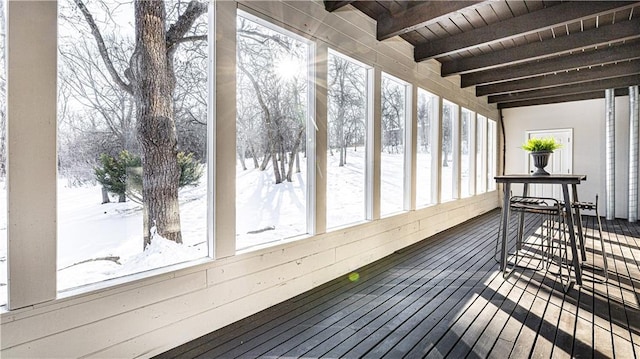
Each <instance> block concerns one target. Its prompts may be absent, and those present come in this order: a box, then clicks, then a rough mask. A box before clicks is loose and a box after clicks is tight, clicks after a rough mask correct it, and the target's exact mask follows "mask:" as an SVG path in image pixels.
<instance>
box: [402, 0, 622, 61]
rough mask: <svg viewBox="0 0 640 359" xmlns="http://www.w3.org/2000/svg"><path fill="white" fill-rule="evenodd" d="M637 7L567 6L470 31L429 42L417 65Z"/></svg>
mask: <svg viewBox="0 0 640 359" xmlns="http://www.w3.org/2000/svg"><path fill="white" fill-rule="evenodd" d="M629 7H633V3H629V2H628V1H620V2H616V1H607V2H604V1H600V2H596V1H591V2H567V3H562V4H559V5H556V6H550V7H547V8H544V9H541V10H539V11H534V12H530V13H526V14H523V15H521V16H517V15H516V16H517V17H514V18H511V19H508V20H504V21H501V22H499V23H495V24H490V25H488V26H483V27H480V28H477V29H474V30H472V31H466V32H463V33H460V34H458V35H455V36H451V37H448V38H446V39H441V40H434V41H429V42H427V43H425V44H422V45H419V46H417V47H416V48H415V52H414V57H415V59H416V61H424V60H429V59H433V58H437V57H442V56H446V55H449V54H451V53H454V52H459V51H463V50H467V49H469V48H472V47H475V46H478V45H481V44H490V43H496V42H500V41H506V40H509V39H513V38H516V37H521V36H523V35H527V34H531V33H535V32H538V31H541V30H545V29H548V28H554V29H556V31H560V30H561V31H564V26H565V24H569V23H572V22H575V21H578V20H580V19H583V18H589V17H593V16H595V15H597V14H600V13H603V12H605V11H612V10H615V9H624V8H629Z"/></svg>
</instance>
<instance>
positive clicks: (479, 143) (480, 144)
mask: <svg viewBox="0 0 640 359" xmlns="http://www.w3.org/2000/svg"><path fill="white" fill-rule="evenodd" d="M486 174H487V118H486V117H484V116H482V115H478V119H477V123H476V193H477V194H480V193H485V192H486V191H487V176H486Z"/></svg>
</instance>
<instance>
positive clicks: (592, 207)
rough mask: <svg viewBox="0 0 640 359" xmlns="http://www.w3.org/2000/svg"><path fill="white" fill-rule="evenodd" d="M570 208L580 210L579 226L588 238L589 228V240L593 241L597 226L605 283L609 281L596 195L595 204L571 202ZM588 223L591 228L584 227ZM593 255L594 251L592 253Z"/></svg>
mask: <svg viewBox="0 0 640 359" xmlns="http://www.w3.org/2000/svg"><path fill="white" fill-rule="evenodd" d="M571 206H572V208H578V209H579V210H580V214H581V217H582V218H580V221H579V224H580V225H582V233H583V236H584V237H585V239H586V238H588V236H587V229H589V228H591V238H593V239H595V238H596V237H595V231H596V228H595V227H596V226H595V224H596V223H597V224H598V236H599V237H600V248H601V252H600V254H601V255H602V266H603V268H602V271H603V272H604V281H605V283H606V282H608V281H609V266H608V265H607V251H606V249H605V247H604V238H603V237H602V222H601V221H600V213H599V212H598V195H597V194H596V200H595V202H573V203H572V204H571ZM582 211H591V212H594V216H584V215H583V212H582ZM587 221H590V222H591V226H585V225H584V223H585V222H587ZM594 253H595V251H594Z"/></svg>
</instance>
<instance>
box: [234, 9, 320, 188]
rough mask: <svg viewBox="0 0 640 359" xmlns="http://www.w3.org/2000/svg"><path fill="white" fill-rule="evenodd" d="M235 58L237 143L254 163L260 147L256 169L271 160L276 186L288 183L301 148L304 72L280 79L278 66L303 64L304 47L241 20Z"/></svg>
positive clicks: (303, 127)
mask: <svg viewBox="0 0 640 359" xmlns="http://www.w3.org/2000/svg"><path fill="white" fill-rule="evenodd" d="M237 59H238V61H237V68H238V81H237V82H238V88H237V91H238V107H239V108H242V109H243V110H242V111H239V121H238V123H239V125H238V143H239V144H241V145H244V146H246V148H247V149H246V150H247V151H249V154H250V155H251V156H253V157H254V161H256V158H257V157H258V156H260V155H257V153H256V152H257V151H256V150H258V148H256V147H261V148H260V150H261V152H262V161H261V164H260V166H259V168H260V170H265V169H266V168H267V164H268V163H270V164H271V167H272V169H273V173H274V181H275V183H276V184H278V183H281V182H283V181H285V180H286V181H292V180H293V177H292V174H293V172H294V169H295V170H296V171H299V167H298V168H294V164H295V163H298V162H299V160H298V156H299V153H300V152H301V151H303V150H304V146H305V141H303V139H304V135H305V133H306V121H305V118H306V105H305V102H304V101H303V100H302V99H303V98H304V97H305V95H306V91H307V84H306V75H303V74H295V73H293V72H292V73H291V75H292V76H290V77H289V78H284V77H283V76H282V74H281V73H279V71H282V70H283V69H282V68H280V69H279V68H278V66H282V64H283V62H284V61H285V60H286V59H295V61H297V62H299V63H301V64H304V65H306V62H307V59H306V45H304V44H302V43H300V42H298V41H296V40H294V39H292V38H290V37H288V36H286V35H283V34H280V33H277V32H274V31H271V30H269V29H267V28H265V27H263V26H260V25H258V24H255V23H253V22H251V21H249V20H246V19H242V18H240V19H239V21H238V55H237ZM285 70H287V71H289V70H290V69H285ZM301 72H304V71H301ZM250 131H251V132H250ZM243 151H245V150H243Z"/></svg>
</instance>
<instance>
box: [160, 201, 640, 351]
mask: <svg viewBox="0 0 640 359" xmlns="http://www.w3.org/2000/svg"><path fill="white" fill-rule="evenodd" d="M498 222H499V212H498V211H497V210H496V211H492V212H490V213H488V214H486V215H483V216H480V217H477V218H475V219H472V220H470V221H468V222H466V223H464V224H462V225H459V226H457V227H455V228H452V229H450V230H448V231H446V232H443V233H440V234H438V235H436V236H434V237H432V238H429V239H428V240H425V241H422V242H420V243H417V244H415V245H413V246H411V247H408V248H405V249H403V250H401V251H399V252H396V253H394V254H393V255H390V256H388V257H386V258H384V259H382V260H380V261H378V262H375V263H373V264H371V265H369V266H366V267H364V268H361V269H360V270H358V271H357V273H358V275H359V278H358V279H357V280H355V278H354V276H352V278H351V280H350V279H349V277H348V276H344V277H343V278H339V279H336V280H334V281H332V282H329V283H327V284H325V285H322V286H320V287H318V288H315V289H313V290H311V291H309V292H306V293H304V294H301V295H299V296H297V297H295V298H292V299H290V300H288V301H286V302H284V303H281V304H279V305H276V306H273V307H271V308H268V309H266V310H264V311H262V312H260V313H257V314H255V315H253V316H251V317H248V318H245V319H243V320H241V321H239V322H236V323H234V324H231V325H229V326H227V327H225V328H222V329H220V330H217V331H215V332H212V333H210V334H208V335H206V336H203V337H201V338H198V339H196V340H194V341H192V342H189V343H187V344H184V345H182V346H180V347H177V348H174V349H172V350H170V351H168V352H166V353H163V354H161V355H159V356H158V358H299V357H300V358H423V357H427V358H439V357H448V358H464V357H468V358H487V357H493V358H506V357H510V358H554V359H555V358H569V357H575V358H604V357H606V358H638V357H640V310H639V309H640V307H639V301H640V295H639V294H640V268H639V261H640V225H638V224H630V223H628V222H626V221H621V220H616V221H604V220H603V227H604V232H605V233H604V238H605V246H606V247H607V248H606V249H607V251H608V254H609V256H608V259H609V277H610V279H609V282H608V283H607V284H605V283H602V278H603V277H602V271H601V270H599V269H598V268H601V265H602V263H601V260H600V255H599V253H600V252H599V241H595V242H594V241H591V240H588V241H587V245H586V247H587V255H588V261H587V264H586V265H585V269H584V274H583V275H584V277H585V282H584V284H583V285H582V286H579V287H578V286H574V287H573V288H572V289H570V290H569V291H568V293H564V292H563V290H562V286H561V283H560V280H559V279H558V277H557V276H556V275H555V274H553V273H551V272H546V271H533V270H517V271H516V272H514V273H513V274H512V275H511V276H510V277H509V278H508V279H506V280H505V279H503V277H502V275H501V273H500V272H499V271H498V264H497V262H496V261H495V260H494V246H495V238H496V237H495V236H496V228H497V226H498ZM594 247H595V248H594ZM596 267H597V268H596Z"/></svg>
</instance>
